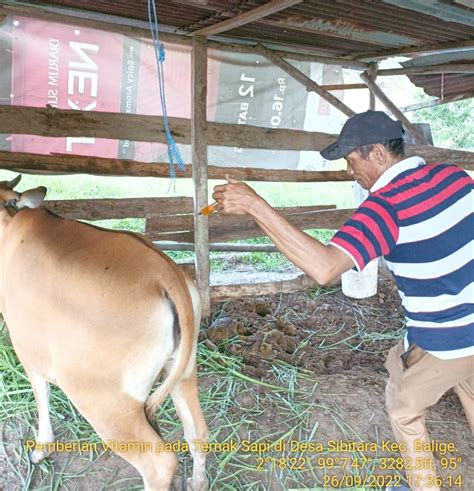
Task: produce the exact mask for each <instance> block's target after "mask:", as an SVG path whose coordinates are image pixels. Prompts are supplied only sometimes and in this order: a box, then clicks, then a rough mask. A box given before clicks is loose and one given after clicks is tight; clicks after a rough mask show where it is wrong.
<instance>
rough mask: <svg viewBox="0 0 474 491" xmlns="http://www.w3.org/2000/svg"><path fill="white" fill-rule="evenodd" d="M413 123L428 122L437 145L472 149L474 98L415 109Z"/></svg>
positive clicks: (473, 141) (473, 138) (473, 144)
mask: <svg viewBox="0 0 474 491" xmlns="http://www.w3.org/2000/svg"><path fill="white" fill-rule="evenodd" d="M413 122H414V123H429V124H430V126H431V133H432V135H433V143H434V144H435V146H438V147H446V148H458V149H465V150H474V98H471V99H466V100H465V101H459V102H453V103H449V104H443V105H440V106H435V107H430V108H426V109H421V110H419V111H415V113H414V116H413Z"/></svg>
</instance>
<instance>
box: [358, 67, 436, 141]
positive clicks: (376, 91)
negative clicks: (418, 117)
mask: <svg viewBox="0 0 474 491" xmlns="http://www.w3.org/2000/svg"><path fill="white" fill-rule="evenodd" d="M360 78H361V79H362V80H363V81H364V82H365V83H366V84H367V87H369V89H370V90H371V92H373V93H374V94H375V96H376V97H377V99H379V101H381V102H382V103H383V104H384V106H385V107H386V108H387V109H389V110H390V111H392V114H393V115H394V116H395V117H396V118H397V119H398V120H399V121H401V122H402V123H403V126H404V127H405V129H406V130H407V131H408V132H409V133H410V134H411V135H412V136H413V137H414V138H415V139H416V141H417V142H419V143H421V144H422V145H429V143H428V141H427V140H426V138H425V137H424V136H423V134H422V133H421V132H420V131H418V129H417V128H415V126H413V125H412V124H411V123H410V121H409V120H408V119H407V117H406V116H405V115H404V114H403V113H402V112H401V111H400V110H399V109H398V108H397V106H396V105H395V104H394V103H393V102H392V101H391V100H390V99H389V98H388V97H387V96H386V95H385V94H384V92H383V91H382V89H381V88H380V87H379V86H378V85H377V84H376V83H375V82H373V81H372V80H371V78H370V75H369V74H368V73H367V72H362V73H361V74H360Z"/></svg>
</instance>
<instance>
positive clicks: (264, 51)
mask: <svg viewBox="0 0 474 491" xmlns="http://www.w3.org/2000/svg"><path fill="white" fill-rule="evenodd" d="M255 52H256V53H258V54H260V55H262V56H265V58H268V59H269V60H270V61H271V62H273V64H275V65H276V66H278V67H280V68H281V69H282V70H284V71H285V72H286V73H288V75H290V77H293V78H294V79H295V80H297V81H298V82H299V83H300V84H302V85H304V86H305V87H306V89H307V90H310V91H311V92H316V94H318V95H319V96H320V97H322V98H323V99H325V100H326V101H328V102H329V104H331V105H332V106H334V107H335V108H336V109H339V111H341V112H343V113H344V114H345V115H346V116H348V117H351V116H354V114H355V112H354V111H353V110H352V109H351V108H349V107H347V106H346V105H345V104H344V103H343V102H342V101H340V100H339V99H338V98H337V97H336V96H334V95H332V94H331V93H330V92H328V91H327V90H324V89H322V88H321V86H320V85H319V84H317V83H316V82H315V81H314V80H311V79H310V78H309V77H307V76H306V75H305V74H304V73H303V72H302V71H300V70H298V69H297V68H295V67H294V66H293V65H291V64H290V63H288V62H287V61H285V60H284V59H283V58H281V57H280V56H278V55H277V54H276V53H274V52H273V51H272V50H270V49H268V48H265V46H263V45H261V44H257V46H256V48H255Z"/></svg>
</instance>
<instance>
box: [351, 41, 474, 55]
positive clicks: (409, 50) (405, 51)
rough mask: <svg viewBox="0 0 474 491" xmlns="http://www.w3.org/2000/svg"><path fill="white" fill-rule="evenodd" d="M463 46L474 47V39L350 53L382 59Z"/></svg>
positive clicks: (449, 49)
mask: <svg viewBox="0 0 474 491" xmlns="http://www.w3.org/2000/svg"><path fill="white" fill-rule="evenodd" d="M463 48H474V39H468V40H466V41H453V42H450V43H439V44H428V45H427V44H425V45H422V46H409V47H403V48H394V49H387V50H384V51H380V50H377V51H366V52H359V53H355V54H352V55H350V58H352V59H354V60H381V59H385V58H390V57H392V56H402V55H411V54H421V53H430V52H433V51H437V52H443V51H451V50H456V49H463Z"/></svg>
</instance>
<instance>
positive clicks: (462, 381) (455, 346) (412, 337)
mask: <svg viewBox="0 0 474 491" xmlns="http://www.w3.org/2000/svg"><path fill="white" fill-rule="evenodd" d="M403 134H404V131H403V128H402V125H401V123H400V122H398V121H393V120H392V119H390V118H389V117H388V116H387V115H386V114H385V113H383V112H380V111H367V112H365V113H361V114H357V115H355V116H353V117H352V118H350V119H349V120H348V121H347V122H346V124H345V125H344V127H343V128H342V131H341V134H340V135H339V138H338V140H337V141H336V142H335V143H333V144H332V145H330V146H329V147H327V148H325V149H324V150H323V151H322V152H321V155H322V156H323V157H324V158H326V159H328V160H337V159H340V158H342V157H344V158H345V159H346V161H347V172H348V174H349V175H350V176H351V177H353V178H354V179H355V180H356V181H357V182H358V183H359V184H360V185H361V186H362V187H363V188H365V189H369V190H370V192H371V194H370V196H369V197H368V198H367V199H366V200H365V201H364V202H363V203H362V204H361V205H360V207H359V208H358V209H357V210H356V212H355V213H354V215H353V216H352V217H351V219H350V220H349V221H348V222H347V223H346V224H344V226H343V227H342V228H341V229H340V230H339V231H338V232H337V233H336V235H335V236H334V237H333V239H332V240H331V242H330V243H329V244H328V245H324V244H322V243H321V242H319V241H317V240H316V239H313V238H312V237H310V236H308V235H307V234H305V233H304V232H301V231H300V230H298V229H297V228H296V227H294V226H293V225H291V224H290V223H288V222H287V221H286V220H285V218H283V217H282V216H281V215H280V214H278V213H277V212H276V211H275V210H274V209H273V208H271V207H270V205H268V203H266V202H265V201H264V200H263V199H262V198H261V197H260V196H258V195H257V194H256V193H255V192H254V191H253V190H252V189H251V188H250V187H248V186H247V185H246V184H243V183H240V182H239V181H236V180H234V179H232V178H228V181H229V184H226V185H221V186H216V187H215V189H214V195H213V197H214V199H215V200H216V201H217V202H218V203H219V206H218V209H219V210H221V211H223V212H224V213H229V214H235V215H250V216H251V217H252V218H253V219H254V220H255V221H256V222H257V223H258V224H259V226H260V227H261V228H262V229H263V230H264V231H265V233H266V234H267V235H268V236H269V237H270V238H271V239H272V241H273V242H274V243H275V245H276V246H277V247H278V249H279V250H280V251H281V252H282V253H283V254H285V256H287V257H288V258H289V259H290V260H291V261H293V262H294V263H295V265H296V266H298V267H299V268H300V269H302V270H303V271H304V272H306V273H307V274H308V275H310V276H311V277H313V278H314V279H315V280H316V281H317V282H318V283H321V284H325V283H328V282H329V281H331V280H333V279H335V278H336V277H337V276H339V275H340V274H341V273H343V272H345V271H347V270H349V269H351V268H353V267H354V266H355V267H356V268H357V269H358V270H359V271H360V270H362V269H363V268H364V267H365V266H366V265H367V264H368V263H369V262H370V261H371V260H372V259H374V258H376V257H379V256H382V255H383V256H385V259H386V261H387V265H388V267H389V268H390V269H391V271H392V273H393V276H394V279H395V281H396V283H397V287H398V290H399V293H400V296H401V299H402V304H403V307H404V311H405V316H406V325H407V334H406V336H405V339H404V340H403V341H400V343H399V344H398V345H397V346H395V347H393V348H392V349H391V350H390V352H389V355H388V358H387V361H386V367H387V370H388V371H389V374H390V378H389V381H388V383H387V388H386V404H387V412H388V415H389V419H390V422H391V425H392V429H393V432H394V434H395V437H396V440H397V442H398V443H399V444H400V445H399V447H400V450H401V451H402V454H403V457H406V458H407V460H406V462H407V465H406V467H407V468H406V469H405V470H406V473H407V479H408V481H409V485H410V487H411V488H412V489H414V490H428V489H429V490H431V491H432V490H436V489H439V487H440V482H439V480H438V479H436V471H435V469H434V464H433V455H432V452H431V451H430V445H429V438H428V435H427V431H426V427H425V409H426V408H427V407H429V406H431V405H433V404H434V403H435V402H436V401H438V399H439V398H440V397H441V396H442V395H443V394H444V393H445V392H446V391H447V390H448V389H450V388H451V387H454V388H455V390H456V392H457V394H458V395H459V398H460V400H461V403H462V405H463V407H464V410H465V412H466V415H467V419H468V421H469V424H470V426H471V429H472V430H473V431H474V186H473V180H472V179H471V178H470V177H469V175H468V174H467V173H466V172H464V171H463V170H462V169H460V168H459V167H457V166H455V165H447V164H438V165H426V164H425V162H424V160H423V159H422V158H420V157H410V158H405V155H404V143H403ZM423 444H424V445H423ZM405 446H406V449H405V448H404V447H405Z"/></svg>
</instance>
